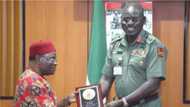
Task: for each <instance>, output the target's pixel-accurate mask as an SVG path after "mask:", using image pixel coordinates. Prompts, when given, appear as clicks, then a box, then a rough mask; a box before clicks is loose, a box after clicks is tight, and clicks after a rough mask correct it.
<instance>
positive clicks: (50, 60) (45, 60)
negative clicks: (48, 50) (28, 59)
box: [40, 56, 57, 64]
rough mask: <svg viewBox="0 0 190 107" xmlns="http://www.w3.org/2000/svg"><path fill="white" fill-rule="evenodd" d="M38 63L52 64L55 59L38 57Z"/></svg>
mask: <svg viewBox="0 0 190 107" xmlns="http://www.w3.org/2000/svg"><path fill="white" fill-rule="evenodd" d="M40 62H42V63H48V64H54V63H56V62H57V60H56V57H54V56H53V57H51V56H40Z"/></svg>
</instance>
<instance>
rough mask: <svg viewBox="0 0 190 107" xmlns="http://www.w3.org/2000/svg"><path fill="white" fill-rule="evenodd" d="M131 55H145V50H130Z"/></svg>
mask: <svg viewBox="0 0 190 107" xmlns="http://www.w3.org/2000/svg"><path fill="white" fill-rule="evenodd" d="M131 55H133V56H138V57H145V56H146V50H144V49H135V50H133V51H132V52H131Z"/></svg>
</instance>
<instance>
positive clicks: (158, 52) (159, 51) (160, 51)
mask: <svg viewBox="0 0 190 107" xmlns="http://www.w3.org/2000/svg"><path fill="white" fill-rule="evenodd" d="M157 55H158V56H160V57H164V48H161V47H158V48H157Z"/></svg>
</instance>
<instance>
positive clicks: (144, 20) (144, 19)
mask: <svg viewBox="0 0 190 107" xmlns="http://www.w3.org/2000/svg"><path fill="white" fill-rule="evenodd" d="M142 20H143V24H145V23H146V17H145V16H143V19H142Z"/></svg>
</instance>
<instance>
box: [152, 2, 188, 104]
mask: <svg viewBox="0 0 190 107" xmlns="http://www.w3.org/2000/svg"><path fill="white" fill-rule="evenodd" d="M184 6H185V4H184V2H179V1H178V2H177V1H175V2H174V1H170V2H169V1H168V2H166V1H164V2H163V1H162V2H154V3H153V29H154V31H153V32H154V34H156V35H157V36H158V37H159V38H160V39H161V41H163V43H165V45H166V46H167V48H168V52H169V54H168V60H167V72H166V80H165V81H164V82H163V83H162V88H161V97H162V101H163V107H190V105H189V104H183V99H182V98H183V82H184V81H183V52H184V15H185V14H184V12H185V10H184V9H185V8H184Z"/></svg>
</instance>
